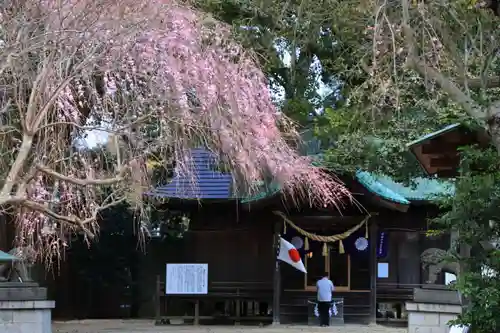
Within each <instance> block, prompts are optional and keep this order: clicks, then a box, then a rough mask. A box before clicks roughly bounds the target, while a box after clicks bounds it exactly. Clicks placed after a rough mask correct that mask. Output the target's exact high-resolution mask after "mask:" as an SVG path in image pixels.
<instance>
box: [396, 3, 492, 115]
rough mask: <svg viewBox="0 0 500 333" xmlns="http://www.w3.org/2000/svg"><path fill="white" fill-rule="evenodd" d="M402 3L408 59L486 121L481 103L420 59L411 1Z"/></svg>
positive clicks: (421, 72)
mask: <svg viewBox="0 0 500 333" xmlns="http://www.w3.org/2000/svg"><path fill="white" fill-rule="evenodd" d="M401 4H402V14H403V15H402V17H403V22H402V23H403V30H404V32H405V41H406V46H407V48H408V53H409V54H408V57H409V59H408V60H409V63H410V66H411V67H412V68H413V69H415V70H416V71H417V72H418V73H419V74H420V75H422V76H423V77H429V78H430V79H431V80H433V81H435V82H436V83H437V84H439V86H440V87H441V88H442V89H443V90H444V91H445V92H446V93H448V94H449V95H450V97H451V98H452V99H453V100H454V101H455V102H456V103H458V104H459V105H461V106H462V107H463V108H464V110H465V111H466V112H467V113H468V114H469V115H470V116H471V117H473V118H474V119H476V120H478V121H483V122H484V121H486V120H487V118H488V115H487V113H486V112H484V111H483V110H482V109H481V108H480V107H479V105H477V104H476V102H474V101H473V100H472V98H471V97H470V96H467V95H466V94H465V93H464V92H463V91H462V90H461V89H460V88H459V87H458V86H457V85H456V84H455V83H453V81H452V80H450V79H449V78H447V77H446V76H445V75H443V74H442V73H440V72H438V71H437V70H435V69H434V68H432V67H430V66H427V65H426V64H425V62H423V61H422V60H420V57H419V56H418V52H417V49H416V47H415V45H416V43H415V37H414V32H413V29H412V28H411V26H410V14H409V1H408V0H401Z"/></svg>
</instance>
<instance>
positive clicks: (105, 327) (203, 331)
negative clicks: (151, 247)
mask: <svg viewBox="0 0 500 333" xmlns="http://www.w3.org/2000/svg"><path fill="white" fill-rule="evenodd" d="M163 332H172V333H174V332H179V333H229V332H232V333H299V332H335V333H407V332H408V330H407V329H406V328H393V327H385V326H378V325H369V326H362V325H344V326H332V327H329V328H320V327H308V326H285V325H283V326H276V327H274V326H273V327H272V326H267V327H255V326H251V327H246V326H199V327H193V326H175V325H172V326H155V325H154V324H153V322H152V321H150V320H147V321H146V320H82V321H67V322H54V323H53V325H52V333H163Z"/></svg>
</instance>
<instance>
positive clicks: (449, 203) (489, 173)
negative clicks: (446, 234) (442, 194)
mask: <svg viewBox="0 0 500 333" xmlns="http://www.w3.org/2000/svg"><path fill="white" fill-rule="evenodd" d="M461 153H462V162H461V173H460V176H459V177H457V179H456V193H455V195H454V196H449V197H446V198H442V201H441V206H442V208H443V209H444V210H445V211H446V213H445V214H443V215H442V216H440V217H439V218H437V219H435V220H434V221H433V223H434V225H435V226H436V227H438V228H441V229H445V230H457V231H458V232H459V237H458V239H457V244H456V245H457V248H455V249H454V250H455V255H456V258H457V259H458V260H459V262H461V263H462V265H463V267H464V268H465V273H464V274H461V275H460V276H459V277H458V281H457V285H456V287H457V288H458V290H460V292H461V293H462V294H463V296H465V297H466V299H467V300H468V301H469V304H468V307H467V311H465V312H464V313H463V314H462V315H461V316H460V318H459V320H458V322H459V323H465V324H469V325H472V326H473V327H474V328H475V332H488V333H489V332H494V331H495V330H496V329H497V328H500V311H499V310H500V308H499V307H500V302H499V300H500V292H499V290H500V279H499V276H497V273H494V272H500V251H499V250H498V249H496V248H494V247H489V246H485V242H488V241H495V240H498V239H500V211H499V210H498V207H499V205H500V162H499V159H498V153H497V152H496V150H494V149H492V148H491V149H487V150H479V149H477V148H476V147H467V148H464V149H463V150H462V152H461ZM461 244H462V245H469V246H471V247H472V252H471V256H470V257H460V255H459V254H460V253H459V252H458V245H461Z"/></svg>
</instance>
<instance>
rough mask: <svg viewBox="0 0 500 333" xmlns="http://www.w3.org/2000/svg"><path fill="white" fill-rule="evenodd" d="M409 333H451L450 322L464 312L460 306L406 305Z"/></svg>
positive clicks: (413, 303)
mask: <svg viewBox="0 0 500 333" xmlns="http://www.w3.org/2000/svg"><path fill="white" fill-rule="evenodd" d="M406 311H407V313H408V333H449V331H450V327H449V326H448V322H449V321H450V320H455V319H457V316H458V315H459V314H460V313H461V312H462V307H461V306H460V305H448V304H433V303H415V302H408V303H406Z"/></svg>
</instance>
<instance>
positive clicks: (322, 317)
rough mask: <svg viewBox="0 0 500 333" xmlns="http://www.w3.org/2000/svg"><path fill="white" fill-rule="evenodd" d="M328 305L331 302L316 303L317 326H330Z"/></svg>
mask: <svg viewBox="0 0 500 333" xmlns="http://www.w3.org/2000/svg"><path fill="white" fill-rule="evenodd" d="M330 305H331V302H318V312H319V324H320V325H321V326H330Z"/></svg>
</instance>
